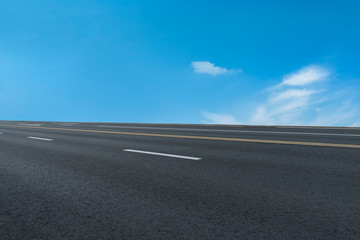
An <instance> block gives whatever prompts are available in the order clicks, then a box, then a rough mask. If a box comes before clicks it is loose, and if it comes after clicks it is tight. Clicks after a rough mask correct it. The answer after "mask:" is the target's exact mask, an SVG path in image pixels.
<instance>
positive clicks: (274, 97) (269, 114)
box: [203, 65, 360, 127]
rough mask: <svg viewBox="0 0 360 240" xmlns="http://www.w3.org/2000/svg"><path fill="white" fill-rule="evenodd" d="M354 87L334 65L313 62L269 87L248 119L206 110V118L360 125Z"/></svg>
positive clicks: (211, 120)
mask: <svg viewBox="0 0 360 240" xmlns="http://www.w3.org/2000/svg"><path fill="white" fill-rule="evenodd" d="M333 81H335V82H337V84H336V83H335V84H334V83H333ZM339 86H341V87H340V88H339ZM352 89H353V88H352V87H351V86H343V85H339V79H337V77H335V76H334V74H332V71H331V69H329V68H326V67H324V66H321V65H309V66H305V67H303V68H301V69H300V70H298V71H295V72H293V73H290V74H287V75H285V77H283V78H282V79H281V80H279V83H278V84H275V85H274V86H273V87H270V88H268V89H267V90H268V91H265V92H266V93H267V94H269V95H268V96H267V97H266V98H265V100H264V101H263V102H262V103H260V104H258V106H257V107H256V106H255V109H254V112H253V113H252V114H251V113H250V116H249V117H248V119H244V118H243V117H237V115H236V114H235V115H233V114H231V113H230V114H215V113H205V114H203V115H204V117H205V118H206V119H207V120H206V121H204V122H206V123H224V124H239V121H238V120H237V119H240V121H241V122H243V123H246V124H254V125H312V126H314V125H318V126H353V127H355V126H360V121H359V119H360V108H359V107H358V104H356V103H355V101H354V99H356V98H358V95H354V94H356V91H355V93H354V90H352ZM242 115H244V114H242Z"/></svg>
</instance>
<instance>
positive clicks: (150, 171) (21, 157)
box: [0, 121, 360, 240]
mask: <svg viewBox="0 0 360 240" xmlns="http://www.w3.org/2000/svg"><path fill="white" fill-rule="evenodd" d="M0 133H1V134H0V239H357V240H358V239H360V129H356V128H316V127H315V128H311V127H309V128H306V127H295V128H293V127H261V126H257V127H256V126H217V125H175V124H173V125H171V124H169V125H163V124H117V123H68V122H10V121H0Z"/></svg>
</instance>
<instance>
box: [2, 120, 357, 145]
mask: <svg viewBox="0 0 360 240" xmlns="http://www.w3.org/2000/svg"><path fill="white" fill-rule="evenodd" d="M0 126H3V127H18V128H37V129H46V130H60V131H72V132H90V133H110V134H120V135H134V136H149V137H166V138H182V139H200V140H214V141H230V142H248V143H272V144H286V145H301V146H318V147H339V148H359V149H360V145H353V144H339V143H320V142H298V141H282V140H267V139H247V138H227V137H206V136H186V135H171V134H158V133H137V132H115V131H101V130H89V129H74V128H53V127H31V126H14V125H0Z"/></svg>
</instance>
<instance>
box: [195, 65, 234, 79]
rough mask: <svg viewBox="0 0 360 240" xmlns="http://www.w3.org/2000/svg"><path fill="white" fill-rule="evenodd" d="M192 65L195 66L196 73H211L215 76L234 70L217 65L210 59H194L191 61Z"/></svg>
mask: <svg viewBox="0 0 360 240" xmlns="http://www.w3.org/2000/svg"><path fill="white" fill-rule="evenodd" d="M191 66H192V67H193V69H194V71H195V73H199V74H210V75H214V76H215V75H219V74H225V73H231V72H233V70H231V69H227V68H224V67H218V66H215V64H213V63H211V62H208V61H193V62H191Z"/></svg>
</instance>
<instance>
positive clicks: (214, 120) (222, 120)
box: [203, 112, 240, 124]
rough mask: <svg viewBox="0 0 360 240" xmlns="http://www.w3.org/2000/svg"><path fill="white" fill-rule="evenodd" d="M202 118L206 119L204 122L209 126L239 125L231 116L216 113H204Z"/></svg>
mask: <svg viewBox="0 0 360 240" xmlns="http://www.w3.org/2000/svg"><path fill="white" fill-rule="evenodd" d="M203 115H204V117H205V118H206V119H207V120H206V121H204V122H205V123H209V124H240V123H239V122H238V121H237V120H236V119H235V118H234V117H233V116H231V115H224V114H217V113H209V112H205V113H204V114H203Z"/></svg>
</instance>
